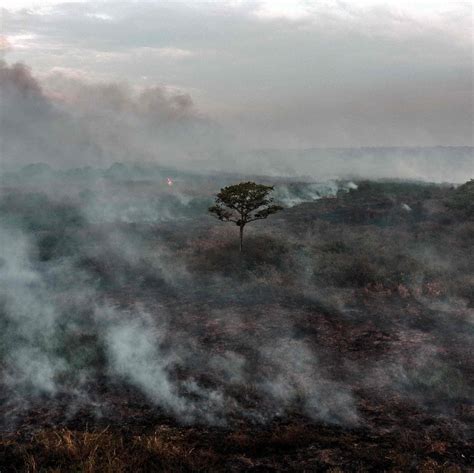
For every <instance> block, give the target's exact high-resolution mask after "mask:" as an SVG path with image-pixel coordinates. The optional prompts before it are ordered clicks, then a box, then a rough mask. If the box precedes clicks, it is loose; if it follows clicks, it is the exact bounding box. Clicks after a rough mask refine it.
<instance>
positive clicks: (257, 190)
mask: <svg viewBox="0 0 474 473" xmlns="http://www.w3.org/2000/svg"><path fill="white" fill-rule="evenodd" d="M272 190H273V186H265V185H263V184H255V182H241V183H240V184H235V185H233V186H228V187H224V188H223V189H221V190H220V192H219V193H218V194H217V196H216V203H215V205H213V206H212V207H209V212H210V213H211V214H213V215H214V216H215V217H216V218H218V219H219V220H222V221H223V222H233V223H235V224H236V225H237V226H238V227H239V230H240V251H242V245H243V238H244V227H245V225H247V223H249V222H254V221H255V220H262V219H264V218H267V217H268V216H269V215H271V214H274V213H276V212H278V211H279V210H282V209H283V207H281V206H280V205H275V204H273V198H271V197H269V194H270V192H271V191H272Z"/></svg>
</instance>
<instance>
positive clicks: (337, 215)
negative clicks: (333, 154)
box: [0, 183, 474, 473]
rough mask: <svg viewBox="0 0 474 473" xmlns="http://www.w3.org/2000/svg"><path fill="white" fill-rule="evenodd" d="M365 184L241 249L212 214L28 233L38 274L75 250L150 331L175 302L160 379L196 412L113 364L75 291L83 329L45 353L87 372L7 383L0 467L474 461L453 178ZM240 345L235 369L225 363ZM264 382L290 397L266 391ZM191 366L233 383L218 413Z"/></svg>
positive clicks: (470, 235)
mask: <svg viewBox="0 0 474 473" xmlns="http://www.w3.org/2000/svg"><path fill="white" fill-rule="evenodd" d="M364 185H365V186H366V187H364V186H361V190H359V191H357V192H356V191H354V192H351V193H350V194H352V195H350V196H348V195H343V196H339V197H338V198H336V199H323V200H321V201H318V202H315V203H308V204H302V205H300V206H297V207H294V208H292V209H287V210H285V212H284V213H282V214H281V215H278V216H275V218H274V219H273V220H269V221H268V222H265V224H264V225H262V226H255V229H254V230H250V231H249V235H248V239H247V251H246V253H245V255H244V256H242V257H241V256H240V255H238V254H237V253H236V251H235V250H236V245H235V241H234V240H233V237H234V232H233V230H235V229H233V228H227V227H225V226H224V227H223V226H221V225H220V224H219V223H214V222H211V221H205V222H202V221H199V222H197V221H193V222H192V223H191V224H190V222H189V221H179V222H168V223H161V224H158V225H157V224H153V225H141V224H140V225H137V224H134V223H132V224H128V223H127V224H102V223H98V224H87V225H84V224H82V223H79V224H78V223H77V221H76V219H75V218H71V219H69V220H68V222H71V223H69V224H68V225H69V227H71V228H73V231H71V233H68V231H67V228H66V230H64V229H61V231H59V230H58V229H57V228H56V227H54V229H51V228H49V227H48V226H47V225H43V223H42V225H43V227H41V228H35V229H34V230H30V231H32V232H33V233H34V234H35V235H36V237H37V238H38V240H37V241H38V248H37V252H36V253H35V255H36V256H35V257H34V258H35V260H34V261H35V265H36V266H35V267H37V268H40V269H39V270H38V271H40V270H41V271H42V269H41V268H43V267H45V266H43V265H47V264H51V262H53V263H54V267H55V268H56V265H57V263H56V261H63V260H62V259H61V258H64V255H65V254H66V255H67V254H68V252H70V251H73V252H74V255H75V256H74V260H73V262H74V266H73V267H74V268H77V271H78V274H79V271H80V272H81V274H82V272H85V273H86V275H87V277H88V278H91V277H92V278H93V281H94V297H95V298H96V299H97V300H96V301H95V303H98V301H101V302H103V301H107V303H108V304H109V305H113V306H114V307H116V308H118V309H120V310H122V311H125V313H127V314H129V315H130V316H133V313H134V310H135V311H136V307H137V306H139V307H140V308H141V309H140V310H144V311H146V312H147V313H148V314H150V315H151V317H152V318H153V320H154V321H155V323H156V324H158V326H159V325H160V324H161V323H162V317H163V315H162V314H166V317H165V318H166V321H165V323H164V322H163V323H164V324H165V325H166V330H165V332H164V335H163V337H162V338H160V341H159V343H160V346H161V353H162V354H169V353H175V352H176V347H177V346H179V347H181V348H182V351H183V352H184V353H185V354H189V358H187V357H186V356H183V355H180V356H181V358H179V361H178V362H173V363H171V364H170V365H168V366H167V368H166V369H167V375H168V377H169V378H168V379H169V380H170V382H171V383H172V384H174V385H176V386H178V389H179V390H180V395H181V396H183V398H186V399H189V400H191V401H192V402H194V404H193V403H190V404H189V405H192V406H198V411H199V413H198V414H196V416H194V417H193V418H186V417H183V416H182V415H176V413H173V412H170V409H169V408H167V407H166V405H163V403H161V402H157V401H156V400H153V399H152V398H150V395H149V392H147V391H145V392H144V391H143V389H141V388H140V385H137V383H133V382H128V381H129V380H128V378H126V377H124V376H122V377H121V376H117V375H116V374H114V373H112V372H111V370H110V366H109V361H108V360H107V352H106V350H105V348H104V347H103V346H102V345H103V344H104V342H103V341H101V339H100V331H99V330H98V329H97V327H96V326H97V324H98V322H97V321H96V320H95V319H92V318H91V316H90V310H91V309H90V307H89V306H87V305H86V306H81V310H78V309H77V307H76V306H73V307H74V308H75V312H74V313H73V315H71V312H70V309H71V307H72V306H70V305H68V304H70V302H68V303H67V304H66V303H65V304H66V305H64V307H65V308H67V309H68V310H69V312H67V311H65V312H64V313H63V315H62V317H63V318H67V317H70V318H72V319H74V321H75V325H74V330H73V332H72V336H70V337H69V334H68V330H72V328H70V326H69V325H67V324H65V325H64V327H63V326H62V325H61V327H62V328H61V330H63V331H62V332H61V333H63V336H64V337H65V339H66V342H65V343H64V344H63V345H62V344H59V345H57V346H56V345H55V347H54V353H57V351H58V350H59V351H60V353H61V356H62V357H63V358H64V359H66V360H70V358H71V357H72V358H73V359H74V357H76V358H77V357H78V354H80V353H85V352H87V353H88V354H89V353H90V354H91V355H90V359H88V360H87V361H84V365H82V364H76V365H74V366H75V368H74V374H75V373H76V372H79V371H81V370H84V371H86V366H87V373H88V377H87V379H86V380H85V381H81V382H80V383H78V382H77V380H75V378H74V376H73V373H72V371H64V372H59V373H58V374H57V379H55V390H54V392H38V391H37V390H36V391H34V393H32V392H31V389H30V388H28V389H27V388H26V387H25V384H24V383H20V382H17V383H16V384H15V383H12V382H10V383H4V389H3V391H2V393H1V394H0V401H1V402H0V412H1V416H2V419H3V422H2V426H1V428H2V432H1V438H0V464H1V468H0V471H1V472H2V473H3V472H9V471H12V472H14V471H15V472H16V471H18V472H23V471H25V472H26V471H28V472H37V471H50V472H52V471H61V472H62V471H90V472H92V471H108V472H120V471H127V472H128V471H133V472H135V471H189V472H194V471H226V472H227V471H229V472H232V471H236V472H237V471H262V472H264V471H265V472H266V471H269V472H270V471H308V472H309V471H331V472H334V473H335V472H345V471H360V472H363V471H372V472H381V471H393V472H395V471H396V472H404V471H423V472H464V471H473V469H472V465H474V449H473V436H472V434H473V431H472V426H473V425H474V405H473V396H472V394H473V391H472V387H473V384H472V381H473V378H474V377H473V374H474V373H473V371H474V369H473V364H472V355H473V353H472V351H473V344H472V334H473V332H472V330H473V329H472V321H473V315H474V314H473V305H474V299H473V292H472V284H473V281H472V274H473V272H472V270H473V264H474V260H473V259H472V257H473V253H472V248H473V242H474V230H473V228H474V227H473V226H472V225H473V223H472V222H471V220H470V217H469V216H467V217H466V216H464V215H462V214H460V213H458V211H457V210H456V211H455V210H452V209H451V208H450V207H449V206H448V205H447V204H446V202H448V199H449V197H450V194H449V192H451V190H448V189H444V188H438V187H433V188H431V187H430V188H428V189H427V188H426V187H421V188H417V186H412V187H409V189H406V188H404V189H403V188H402V189H401V190H400V189H398V188H396V186H395V190H394V189H393V187H390V186H388V187H389V188H384V187H382V188H379V187H377V185H375V184H374V185H373V187H370V185H369V184H367V183H366V184H364ZM367 186H368V187H367ZM397 192H398V193H397ZM400 192H402V196H400ZM349 197H350V198H349ZM402 203H406V204H407V205H409V206H410V208H411V209H412V210H411V211H410V212H408V211H406V210H403V209H401V207H400V205H401V204H402ZM20 211H21V212H23V210H22V209H20ZM20 211H18V212H20ZM56 214H57V213H56ZM68 215H69V214H68ZM29 218H30V217H29ZM66 227H67V226H66ZM112 232H117V233H120V234H121V235H122V236H123V235H124V234H126V236H127V238H126V239H124V238H122V239H120V241H119V242H118V243H117V245H118V246H119V247H120V248H123V245H124V242H125V243H127V242H130V241H131V242H133V243H134V244H136V245H139V246H140V252H139V253H140V255H141V254H144V255H146V256H147V257H150V255H152V254H155V253H156V251H157V248H158V247H159V248H160V251H161V252H162V256H161V259H160V264H159V265H158V266H157V263H156V262H153V261H152V260H150V259H146V258H145V261H143V260H142V259H141V256H138V257H137V256H136V255H135V254H133V255H132V257H130V256H128V257H125V256H124V255H123V254H121V253H120V252H117V251H116V247H115V246H114V245H115V243H110V241H109V240H107V239H106V238H105V236H108V235H110V234H111V233H112ZM58 235H59V236H58ZM71 235H74V237H72V236H71ZM47 236H49V237H50V239H49V240H48V239H47V238H46V237H47ZM85 236H87V238H85ZM86 240H87V245H85V244H83V243H82V242H84V241H86ZM58 241H59V242H60V243H58ZM78 242H79V243H80V244H79V243H78ZM71 248H72V249H71ZM96 248H99V249H100V251H96ZM163 248H164V249H165V250H163ZM38 255H39V256H38ZM68 268H69V266H68ZM170 268H172V269H170ZM183 268H184V269H183ZM307 269H308V271H306V270H307ZM170 272H171V273H172V274H173V278H172V280H170V275H169V274H170ZM48 275H49V273H48ZM48 277H53V276H50V275H49V276H48ZM61 277H64V275H63V274H62V273H61ZM73 279H74V278H73ZM87 281H89V279H87ZM45 284H46V283H45ZM67 284H71V283H70V282H67ZM75 284H79V283H78V282H77V281H75ZM88 284H89V283H88ZM53 285H54V287H55V288H56V287H58V283H57V282H54V281H53ZM88 287H89V286H88ZM55 291H56V289H55ZM60 292H61V297H65V299H68V296H67V294H70V287H69V286H68V285H66V289H65V291H60ZM54 294H55V296H56V295H57V294H56V292H54ZM64 294H66V296H64ZM48 295H50V293H49V292H48ZM69 298H70V296H69ZM61 301H62V299H61ZM62 303H63V301H62V302H61V304H62ZM80 303H81V304H84V301H83V300H82V299H81V301H80ZM58 304H59V303H58ZM61 307H63V306H62V305H61ZM68 314H69V315H68ZM78 320H83V324H81V323H79V324H78V322H77V321H78ZM59 322H61V319H60V321H59ZM4 330H9V327H8V326H7V325H5V326H4ZM9 333H14V334H15V336H16V332H9ZM54 336H55V337H56V336H57V335H56V332H55V335H54ZM68 337H69V338H68ZM18 340H20V339H18ZM61 340H62V339H61ZM20 342H21V343H23V342H22V341H21V340H20ZM3 343H4V345H5V346H8V345H7V343H6V341H4V342H3ZM18 343H19V342H18ZM58 343H59V342H58ZM65 347H66V348H65ZM3 353H5V352H3ZM48 353H49V352H48ZM229 354H232V355H233V356H234V355H235V356H236V357H237V358H238V362H235V364H232V365H231V366H232V369H231V370H230V371H229V370H228V369H227V368H225V369H224V368H222V369H221V367H220V365H219V366H218V367H216V364H215V363H216V360H221V361H222V359H226V360H227V358H225V357H228V356H230V355H229ZM3 356H4V358H3V360H4V361H3V362H2V363H3V364H4V368H5V370H7V363H8V360H9V358H8V356H6V355H5V354H3ZM223 357H224V358H223ZM63 358H61V359H63ZM70 363H71V364H72V361H71V362H70ZM77 363H78V362H77ZM81 363H82V361H81ZM239 363H242V366H243V367H242V368H241V372H240V375H239V376H238V377H237V378H235V376H236V374H235V371H237V369H236V368H235V367H236V366H240V364H239ZM91 366H93V367H94V369H93V374H91V372H92V371H91ZM6 372H7V371H6ZM262 377H264V378H265V379H267V380H271V381H272V382H273V383H274V384H275V386H278V387H279V389H284V390H286V391H288V392H289V393H291V395H290V394H288V393H286V394H285V395H282V394H281V393H280V392H278V393H277V394H274V395H273V397H272V396H267V395H266V394H265V393H267V391H264V390H262V389H261V388H259V383H260V381H261V379H262ZM281 377H283V382H282V384H281V383H280V384H278V383H277V382H276V381H275V380H280V378H281ZM73 378H74V382H73V381H71V380H72V379H73ZM190 379H192V380H193V382H195V383H197V385H199V386H200V387H201V388H202V389H206V390H214V389H218V390H219V392H221V393H223V396H224V398H225V399H226V404H225V406H224V407H222V408H220V409H219V410H218V411H217V412H216V413H215V416H214V418H213V419H212V420H209V418H206V417H205V415H204V414H203V412H205V414H206V415H207V411H203V409H204V408H203V407H202V406H203V403H204V401H203V399H204V400H206V402H207V401H209V399H208V398H207V397H203V398H201V397H200V396H201V394H200V391H193V389H192V388H190V387H189V384H186V382H187V380H190ZM28 386H29V385H28ZM294 386H296V388H294ZM314 390H315V391H316V392H317V396H316V398H314V396H313V394H312V392H313V391H314ZM286 391H285V392H286ZM206 392H207V391H206ZM209 392H211V391H209ZM341 393H345V394H347V395H348V397H347V399H346V398H345V397H342V398H341V396H342V394H341ZM345 394H344V395H345ZM206 396H207V395H206ZM194 397H195V398H196V399H194ZM308 399H310V400H311V403H310V404H309V406H310V407H309V408H308ZM341 399H343V400H342V401H341ZM191 401H190V402H191ZM206 406H207V404H206ZM211 407H212V406H211Z"/></svg>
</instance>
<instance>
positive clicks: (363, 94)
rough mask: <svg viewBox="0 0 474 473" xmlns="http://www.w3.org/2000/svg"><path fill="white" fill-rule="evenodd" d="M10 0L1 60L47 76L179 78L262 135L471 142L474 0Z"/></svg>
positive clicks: (214, 111)
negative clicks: (125, 0) (66, 0)
mask: <svg viewBox="0 0 474 473" xmlns="http://www.w3.org/2000/svg"><path fill="white" fill-rule="evenodd" d="M0 5H1V6H2V19H1V20H2V21H1V34H2V37H1V40H0V48H1V49H2V53H3V56H4V59H5V60H6V61H7V63H13V62H16V61H21V62H24V63H25V64H27V65H28V66H30V67H31V68H32V72H33V75H35V76H36V77H38V78H40V79H41V81H42V83H43V86H44V87H45V88H46V89H48V87H53V85H54V86H57V84H58V81H59V82H60V81H61V79H64V78H66V79H68V78H71V77H72V78H73V79H74V80H80V81H83V82H86V83H89V82H96V81H107V82H115V81H119V82H127V83H128V84H130V86H131V87H132V88H137V89H140V88H142V87H150V86H154V85H159V86H162V87H163V86H164V87H168V88H169V89H170V90H174V89H177V90H179V91H181V92H185V93H188V94H189V95H190V96H191V97H192V100H193V102H194V105H195V107H196V109H197V110H198V111H199V113H201V114H202V115H203V116H205V117H207V118H209V119H211V120H214V121H215V122H216V123H219V125H220V126H222V127H224V128H225V129H229V130H231V131H232V133H235V134H237V135H239V136H241V137H245V140H246V143H248V145H249V146H254V147H283V148H286V147H290V148H292V147H297V148H305V147H312V146H365V145H395V146H398V145H400V146H410V145H438V144H440V145H472V143H473V122H472V120H473V98H472V96H473V40H472V20H473V4H472V2H471V1H448V0H445V1H439V0H411V1H403V0H385V1H376V0H358V1H337V0H334V1H333V0H324V1H316V0H314V1H299V0H284V1H278V0H268V1H261V2H258V1H239V0H224V1H208V2H203V1H199V2H198V1H190V0H188V1H184V0H183V1H151V0H150V1H143V0H136V1H135V0H133V1H127V2H117V1H113V0H110V1H109V0H105V1H97V0H94V1H92V0H84V1H80V2H68V3H64V2H60V1H57V0H42V1H36V2H35V1H29V0H0ZM52 84H53V85H52Z"/></svg>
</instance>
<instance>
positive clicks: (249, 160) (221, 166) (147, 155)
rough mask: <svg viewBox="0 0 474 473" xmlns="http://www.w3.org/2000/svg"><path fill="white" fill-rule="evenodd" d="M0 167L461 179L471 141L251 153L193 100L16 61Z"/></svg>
mask: <svg viewBox="0 0 474 473" xmlns="http://www.w3.org/2000/svg"><path fill="white" fill-rule="evenodd" d="M0 93H1V101H2V112H1V151H2V161H1V163H2V168H3V170H4V171H5V170H11V169H15V168H18V167H21V166H22V165H27V164H30V163H35V162H42V163H46V164H50V165H53V166H55V167H58V168H63V169H64V168H76V167H84V166H91V165H92V166H96V167H108V166H110V165H111V164H113V163H115V162H124V163H140V162H141V163H155V164H158V165H168V166H169V165H172V166H174V167H176V166H177V167H179V168H182V169H187V170H191V171H200V172H206V171H216V170H217V171H226V172H239V173H241V174H262V175H283V176H304V175H306V176H307V177H309V178H310V179H317V180H322V179H329V178H333V179H334V178H348V177H351V176H359V177H375V178H380V177H396V178H405V179H421V180H428V181H430V180H431V181H438V182H443V181H444V182H446V181H451V182H463V181H465V180H466V179H468V178H469V176H471V175H472V174H473V172H474V160H473V159H472V157H473V154H472V148H471V147H434V148H433V147H432V148H426V147H416V148H413V147H412V148H410V147H408V148H407V147H389V148H386V147H385V148H383V147H372V148H363V147H362V148H313V149H306V150H295V149H286V150H280V149H262V150H253V149H250V148H249V145H248V143H246V142H245V137H243V136H241V135H239V134H238V133H237V132H236V131H235V130H234V131H232V132H231V130H230V129H229V128H228V127H227V128H226V127H225V126H224V125H222V124H218V123H216V121H215V120H212V119H210V118H209V117H206V116H205V115H204V114H203V113H201V112H200V111H199V110H198V109H197V108H196V106H195V105H194V102H193V99H192V97H191V96H190V95H189V94H187V93H183V92H180V91H177V90H170V89H169V88H166V87H160V86H153V87H146V88H143V89H140V90H135V89H134V88H133V87H132V86H131V85H129V84H126V83H107V82H90V81H85V80H84V79H81V78H78V77H74V78H72V77H68V76H65V75H64V74H62V73H59V72H56V73H54V74H52V75H50V76H48V78H47V79H43V81H39V80H38V79H37V78H35V76H34V74H33V73H32V71H31V70H30V69H29V68H28V67H27V66H26V65H24V64H12V65H10V64H7V63H6V62H3V63H2V64H1V69H0Z"/></svg>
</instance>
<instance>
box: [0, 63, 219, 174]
mask: <svg viewBox="0 0 474 473" xmlns="http://www.w3.org/2000/svg"><path fill="white" fill-rule="evenodd" d="M45 85H46V86H48V87H47V88H45V87H44V86H43V84H40V83H39V82H38V81H37V79H35V78H34V76H33V75H32V73H31V71H30V70H29V69H28V68H27V67H26V66H25V65H23V64H14V65H11V66H10V65H7V64H6V63H5V62H3V63H2V64H1V69H0V91H1V101H2V111H1V146H2V164H3V166H4V167H6V168H8V167H9V166H12V165H13V164H14V165H16V166H18V165H20V164H28V163H31V162H45V163H48V164H55V165H56V166H59V167H81V166H85V165H91V164H94V165H106V166H107V165H110V164H112V163H114V162H121V161H126V162H131V161H155V162H156V161H158V162H160V163H168V164H169V163H173V162H174V163H176V162H181V163H182V162H185V161H187V160H188V161H189V159H190V157H191V156H201V159H202V157H203V156H204V157H205V156H206V155H208V154H209V152H210V151H211V150H213V149H214V150H215V149H216V148H217V147H219V142H220V139H219V138H220V137H219V132H218V131H217V128H216V127H215V126H214V125H212V124H211V123H210V122H209V121H208V120H206V119H205V118H202V117H200V116H199V114H198V113H197V111H196V110H195V108H194V106H193V102H192V99H191V97H190V96H189V95H188V94H183V93H180V92H175V91H169V90H167V89H166V88H163V87H158V86H155V87H150V88H146V89H144V90H142V91H140V92H136V93H135V92H134V91H132V89H131V88H130V87H129V86H127V85H123V84H114V83H104V84H101V83H87V82H84V81H81V80H80V79H77V78H76V79H72V78H66V77H64V76H60V75H58V74H56V75H55V76H54V77H52V78H51V80H50V82H48V83H47V84H45Z"/></svg>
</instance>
